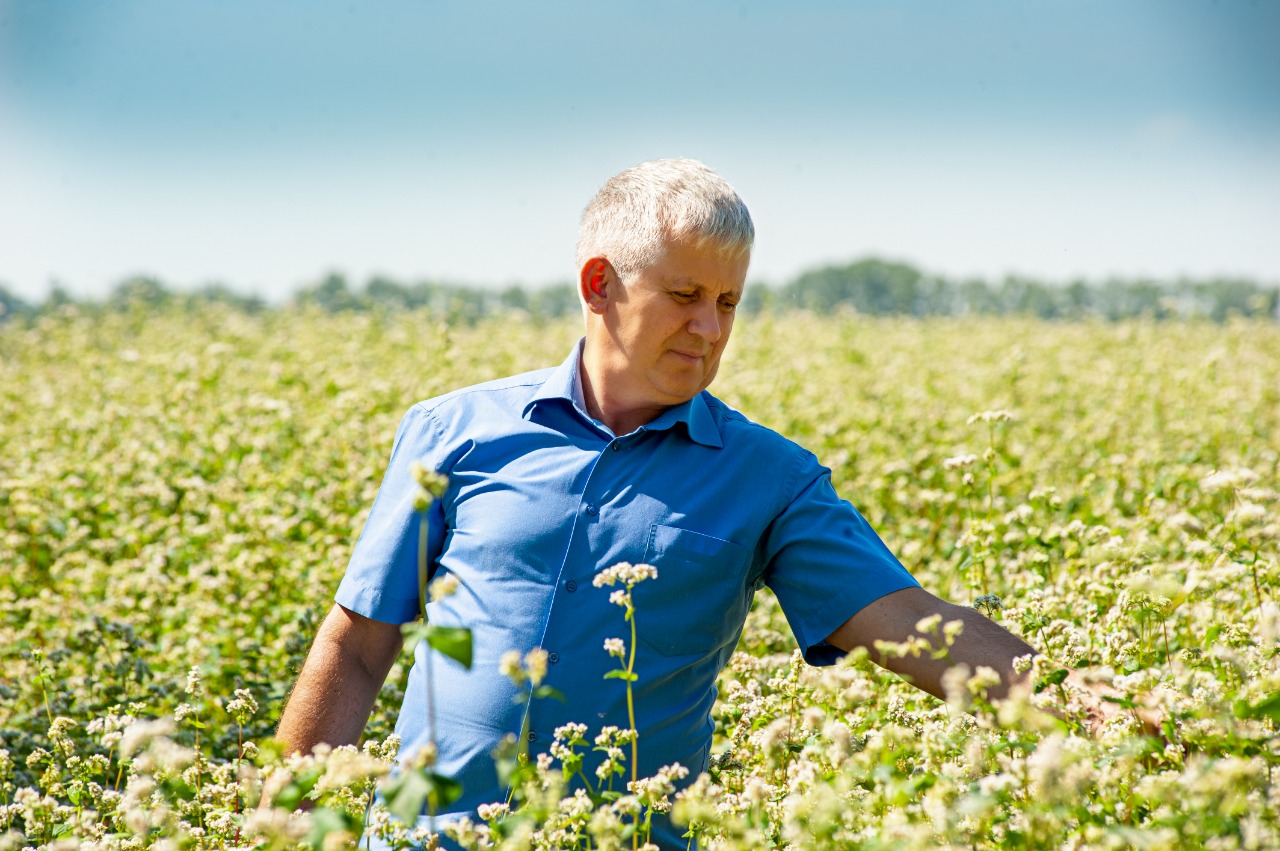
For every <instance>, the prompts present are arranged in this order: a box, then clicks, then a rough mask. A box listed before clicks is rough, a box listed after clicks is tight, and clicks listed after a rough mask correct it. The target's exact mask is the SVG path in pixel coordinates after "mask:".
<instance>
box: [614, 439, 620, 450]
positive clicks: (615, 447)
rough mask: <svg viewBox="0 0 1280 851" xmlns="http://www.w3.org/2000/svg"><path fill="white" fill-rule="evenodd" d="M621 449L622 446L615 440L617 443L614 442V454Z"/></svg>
mask: <svg viewBox="0 0 1280 851" xmlns="http://www.w3.org/2000/svg"><path fill="white" fill-rule="evenodd" d="M621 448H622V444H620V443H618V441H616V440H615V441H614V442H613V451H614V452H617V451H618V450H619V449H621Z"/></svg>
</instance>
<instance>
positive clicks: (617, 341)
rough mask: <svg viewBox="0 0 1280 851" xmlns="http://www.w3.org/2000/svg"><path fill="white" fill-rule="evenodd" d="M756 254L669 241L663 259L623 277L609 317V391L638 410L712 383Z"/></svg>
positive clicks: (677, 400)
mask: <svg viewBox="0 0 1280 851" xmlns="http://www.w3.org/2000/svg"><path fill="white" fill-rule="evenodd" d="M749 260H750V257H749V255H743V256H740V257H733V256H731V255H728V254H725V253H723V252H721V251H719V250H717V249H716V248H714V247H705V248H700V247H698V246H696V245H694V244H691V243H688V242H668V243H667V246H666V251H665V252H664V253H663V254H662V256H661V257H660V258H659V259H658V260H657V261H656V262H655V263H653V264H651V265H650V266H648V267H647V268H645V269H643V270H641V271H639V272H637V273H633V274H631V275H629V276H627V277H625V278H623V279H621V280H622V286H621V287H620V288H618V290H617V291H616V292H614V293H612V294H611V298H610V299H609V306H608V309H607V311H606V312H605V314H604V316H603V319H604V330H605V331H606V332H607V339H603V340H601V343H602V344H603V348H604V354H605V357H606V359H607V360H608V361H609V363H610V369H609V372H610V374H611V376H610V383H611V384H612V386H611V387H609V388H607V393H608V395H609V396H611V397H613V399H614V400H615V401H617V402H621V403H622V404H624V405H626V406H628V407H632V408H641V407H654V408H665V407H669V406H671V405H678V404H680V403H682V402H685V401H687V400H689V399H691V398H693V397H694V396H696V395H697V394H698V393H700V392H702V391H703V390H704V389H706V387H707V386H708V385H709V384H710V383H711V380H712V379H713V378H715V376H716V370H717V369H718V368H719V366H720V355H721V354H722V353H723V352H724V347H725V345H726V344H727V343H728V342H729V332H730V331H731V330H732V329H733V317H734V312H735V310H736V308H737V304H738V302H739V301H741V300H742V292H743V286H744V281H745V280H746V276H747V264H748V262H749ZM613 286H614V287H617V282H616V281H615V282H614V283H613Z"/></svg>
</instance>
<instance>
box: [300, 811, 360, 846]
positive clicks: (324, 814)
mask: <svg viewBox="0 0 1280 851" xmlns="http://www.w3.org/2000/svg"><path fill="white" fill-rule="evenodd" d="M353 827H356V825H355V824H354V823H353V819H352V818H351V817H350V816H349V815H347V814H346V813H344V812H341V811H339V810H331V809H328V808H326V807H317V808H316V809H314V810H312V812H311V832H310V833H308V834H307V838H306V839H305V840H304V841H305V842H306V844H307V845H308V846H310V847H312V848H323V847H324V839H325V837H326V836H328V835H329V834H330V833H337V832H339V831H347V830H350V829H352V828H353Z"/></svg>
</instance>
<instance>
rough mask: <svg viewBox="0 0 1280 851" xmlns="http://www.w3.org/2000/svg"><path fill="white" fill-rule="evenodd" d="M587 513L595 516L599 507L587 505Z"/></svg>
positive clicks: (598, 511)
mask: <svg viewBox="0 0 1280 851" xmlns="http://www.w3.org/2000/svg"><path fill="white" fill-rule="evenodd" d="M587 513H588V514H590V515H591V516H592V517H595V516H596V515H597V514H599V513H600V509H598V508H596V507H595V506H594V505H588V506H587Z"/></svg>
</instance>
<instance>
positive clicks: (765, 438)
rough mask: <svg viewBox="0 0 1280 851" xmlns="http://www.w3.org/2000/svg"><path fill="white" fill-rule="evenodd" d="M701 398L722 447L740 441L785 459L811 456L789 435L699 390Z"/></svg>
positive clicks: (754, 448)
mask: <svg viewBox="0 0 1280 851" xmlns="http://www.w3.org/2000/svg"><path fill="white" fill-rule="evenodd" d="M702 398H703V399H705V400H706V403H707V410H708V411H710V412H711V417H712V419H713V420H714V421H715V423H716V426H717V428H719V429H720V435H721V437H722V438H723V439H724V442H725V445H726V446H733V445H738V444H742V445H744V446H746V447H749V448H751V449H753V450H767V451H772V452H777V453H782V454H783V455H784V456H785V457H787V458H796V457H800V456H809V457H812V455H813V453H811V452H810V451H809V450H807V449H805V448H804V447H803V446H801V445H800V444H798V443H796V442H795V441H794V440H792V439H791V438H789V437H787V436H786V435H784V434H782V433H780V432H777V431H774V430H773V429H771V428H769V427H768V426H766V425H762V424H761V423H758V422H756V421H755V420H753V419H751V418H750V417H748V416H747V415H746V414H744V413H742V412H741V411H739V410H737V409H736V408H733V407H730V406H729V405H728V404H726V403H725V402H724V401H723V400H721V399H718V398H716V397H715V396H712V395H711V394H710V393H708V392H706V391H703V393H702Z"/></svg>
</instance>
